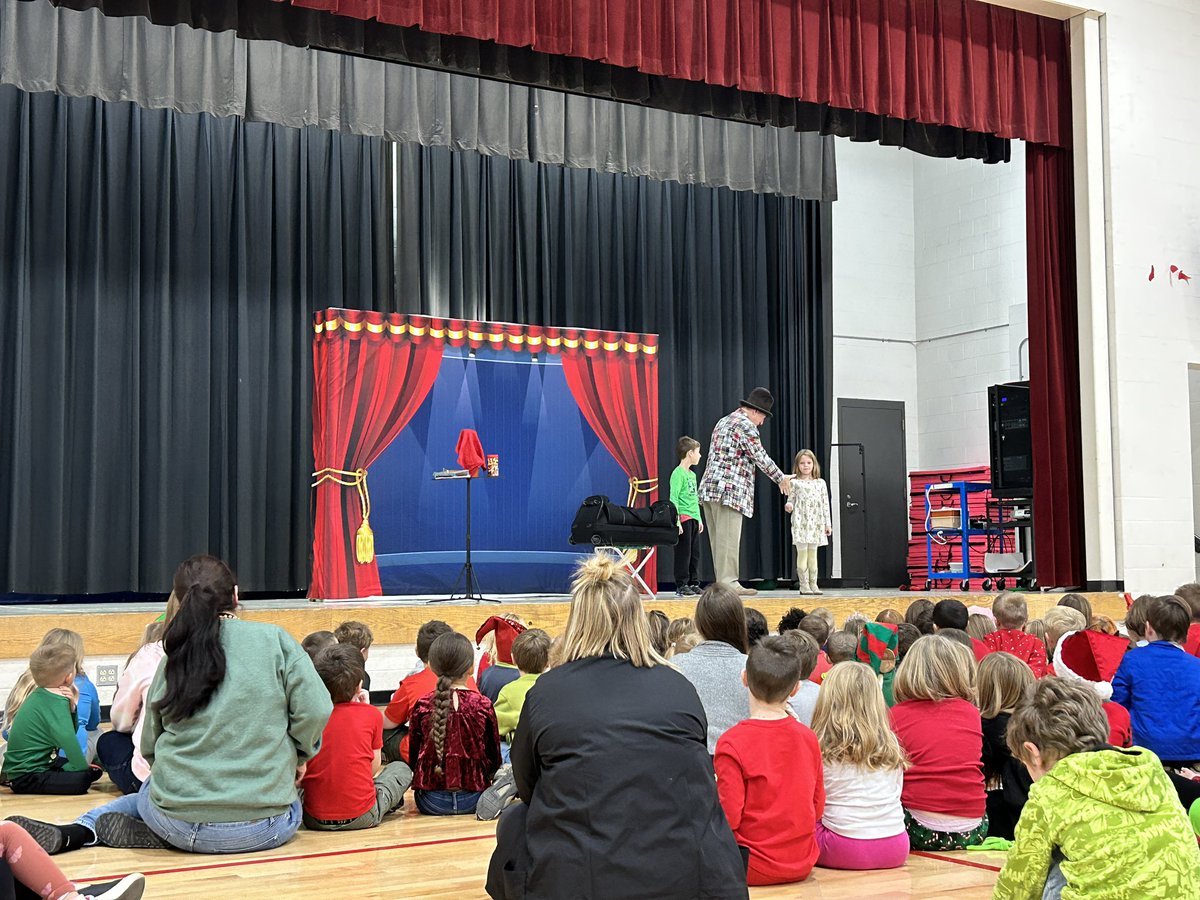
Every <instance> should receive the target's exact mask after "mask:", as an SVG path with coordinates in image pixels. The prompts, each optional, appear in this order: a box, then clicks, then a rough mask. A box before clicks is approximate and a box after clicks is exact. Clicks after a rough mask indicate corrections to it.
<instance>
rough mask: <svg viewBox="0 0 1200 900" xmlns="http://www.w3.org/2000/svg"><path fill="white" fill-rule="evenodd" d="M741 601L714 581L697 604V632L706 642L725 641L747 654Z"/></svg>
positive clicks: (732, 591)
mask: <svg viewBox="0 0 1200 900" xmlns="http://www.w3.org/2000/svg"><path fill="white" fill-rule="evenodd" d="M744 610H745V607H744V606H742V598H741V597H739V596H738V595H737V593H736V592H734V590H733V588H731V587H730V586H729V585H727V584H722V583H721V582H719V581H714V582H713V583H712V584H710V585H709V586H708V587H706V588H705V589H704V591H703V592H702V593H701V594H700V599H699V600H697V601H696V630H697V631H698V632H700V637H702V638H704V640H706V641H724V642H725V643H726V644H728V645H729V646H731V647H733V648H734V649H735V650H740V651H741V652H742V653H745V652H746V649H747V648H748V646H749V641H748V639H747V637H746V613H745V611H744Z"/></svg>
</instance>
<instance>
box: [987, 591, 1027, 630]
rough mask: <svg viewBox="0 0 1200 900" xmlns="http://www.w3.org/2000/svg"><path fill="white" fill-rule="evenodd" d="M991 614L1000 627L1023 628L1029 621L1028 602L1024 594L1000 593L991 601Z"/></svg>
mask: <svg viewBox="0 0 1200 900" xmlns="http://www.w3.org/2000/svg"><path fill="white" fill-rule="evenodd" d="M992 615H993V616H995V617H996V625H997V626H998V627H1000V628H1003V629H1015V628H1023V627H1024V626H1025V623H1026V622H1028V621H1029V604H1028V603H1026V602H1025V595H1024V594H1001V595H1000V596H999V597H997V598H996V599H995V601H994V602H993V603H992Z"/></svg>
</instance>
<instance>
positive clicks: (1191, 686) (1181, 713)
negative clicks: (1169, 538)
mask: <svg viewBox="0 0 1200 900" xmlns="http://www.w3.org/2000/svg"><path fill="white" fill-rule="evenodd" d="M1189 621H1190V616H1189V613H1188V608H1187V605H1186V604H1185V603H1184V602H1183V601H1182V600H1180V599H1179V598H1178V597H1174V596H1172V597H1157V598H1155V599H1154V600H1152V601H1151V602H1150V608H1149V610H1148V612H1147V620H1146V640H1147V641H1148V642H1149V643H1147V645H1146V646H1145V647H1135V648H1134V649H1133V650H1130V651H1129V652H1128V653H1126V654H1125V656H1124V658H1123V659H1122V660H1121V665H1120V667H1119V668H1118V669H1117V673H1116V675H1114V676H1113V681H1112V687H1113V694H1112V699H1113V702H1114V703H1119V704H1120V705H1121V706H1123V707H1125V708H1126V709H1127V710H1129V717H1130V720H1131V722H1132V724H1133V742H1134V744H1136V745H1137V746H1139V747H1145V748H1147V749H1148V750H1152V751H1153V752H1154V753H1155V754H1157V755H1158V758H1159V759H1160V760H1162V762H1163V765H1164V766H1166V767H1167V768H1170V769H1179V768H1194V767H1195V766H1197V765H1200V659H1197V658H1196V657H1194V656H1190V655H1189V654H1187V653H1186V652H1184V649H1183V642H1184V640H1186V639H1187V632H1188V623H1189Z"/></svg>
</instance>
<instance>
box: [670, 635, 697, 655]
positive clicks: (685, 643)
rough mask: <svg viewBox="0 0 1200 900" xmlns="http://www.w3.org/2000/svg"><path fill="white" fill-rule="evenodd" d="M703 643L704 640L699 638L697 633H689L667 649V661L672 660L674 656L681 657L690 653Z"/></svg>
mask: <svg viewBox="0 0 1200 900" xmlns="http://www.w3.org/2000/svg"><path fill="white" fill-rule="evenodd" d="M703 643H704V638H702V637H700V633H699V632H697V631H689V632H687V633H686V634H683V635H681V636H680V637H679V639H678V640H674V641H672V642H671V646H669V647H667V659H674V658H675V657H676V656H682V655H683V654H684V653H691V652H692V651H693V650H695V649H696V647H698V646H699V645H700V644H703Z"/></svg>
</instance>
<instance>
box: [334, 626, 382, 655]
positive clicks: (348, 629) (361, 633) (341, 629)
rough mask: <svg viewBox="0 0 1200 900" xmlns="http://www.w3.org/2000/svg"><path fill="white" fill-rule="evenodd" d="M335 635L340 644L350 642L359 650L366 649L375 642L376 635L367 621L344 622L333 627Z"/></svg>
mask: <svg viewBox="0 0 1200 900" xmlns="http://www.w3.org/2000/svg"><path fill="white" fill-rule="evenodd" d="M333 636H334V637H335V638H337V640H338V643H339V644H349V645H350V646H351V647H357V648H358V649H359V650H366V649H368V648H369V647H370V646H371V644H373V643H375V635H373V634H371V628H370V626H369V625H367V624H366V623H365V622H353V621H352V622H343V623H342V624H341V625H339V626H338V627H337V628H335V629H333Z"/></svg>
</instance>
